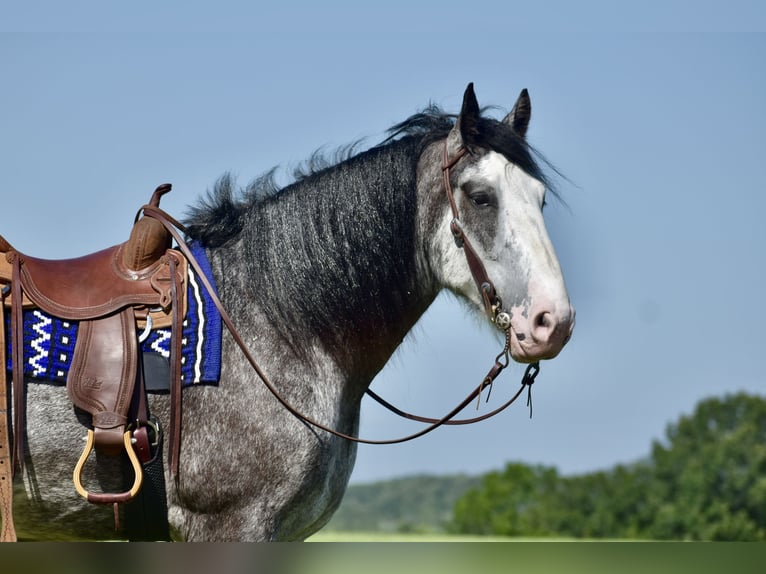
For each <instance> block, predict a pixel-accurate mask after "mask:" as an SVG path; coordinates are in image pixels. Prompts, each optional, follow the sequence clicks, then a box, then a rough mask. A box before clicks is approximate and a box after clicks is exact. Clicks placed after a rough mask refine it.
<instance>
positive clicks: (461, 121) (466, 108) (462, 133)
mask: <svg viewBox="0 0 766 574" xmlns="http://www.w3.org/2000/svg"><path fill="white" fill-rule="evenodd" d="M480 115H481V111H480V110H479V102H478V101H477V100H476V94H475V93H474V91H473V82H471V83H470V84H468V87H467V88H466V89H465V93H464V94H463V107H462V108H461V109H460V115H459V116H458V118H457V121H456V122H455V126H454V127H453V128H452V130H450V133H449V135H448V136H447V152H448V154H449V155H450V156H452V155H454V154H456V153H458V152H459V151H460V149H461V148H462V147H470V146H471V145H472V144H473V142H475V141H476V137H477V136H478V135H479V116H480Z"/></svg>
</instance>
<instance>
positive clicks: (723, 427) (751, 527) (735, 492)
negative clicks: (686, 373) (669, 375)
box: [648, 393, 766, 540]
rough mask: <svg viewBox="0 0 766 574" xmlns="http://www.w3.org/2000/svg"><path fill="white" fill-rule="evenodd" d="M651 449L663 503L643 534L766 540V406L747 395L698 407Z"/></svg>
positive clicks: (668, 430) (671, 427)
mask: <svg viewBox="0 0 766 574" xmlns="http://www.w3.org/2000/svg"><path fill="white" fill-rule="evenodd" d="M666 436H667V442H666V444H662V443H659V442H655V444H654V445H653V449H652V461H653V464H654V471H655V487H656V488H657V492H656V494H657V495H658V497H659V498H660V500H661V503H660V506H659V507H658V509H657V515H656V517H655V520H654V524H653V525H652V526H651V527H650V529H649V532H648V534H649V535H651V536H654V537H657V538H674V539H691V540H764V539H766V499H765V494H766V401H765V400H764V399H762V398H759V397H754V396H749V395H746V394H744V393H739V394H736V395H727V396H726V397H724V398H723V399H716V398H713V399H708V400H705V401H703V402H701V403H700V404H699V405H698V406H697V408H696V409H695V411H694V413H693V414H692V415H690V416H684V417H681V419H680V420H679V421H678V422H677V423H676V424H672V425H670V426H669V427H668V429H667V432H666Z"/></svg>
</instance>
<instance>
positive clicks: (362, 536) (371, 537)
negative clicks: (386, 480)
mask: <svg viewBox="0 0 766 574" xmlns="http://www.w3.org/2000/svg"><path fill="white" fill-rule="evenodd" d="M573 540H574V539H571V538H542V539H541V538H509V537H506V536H463V535H457V534H405V533H399V532H333V531H321V532H317V533H316V534H314V535H313V536H312V537H310V538H309V539H308V540H307V542H533V541H534V542H539V541H555V542H569V541H573Z"/></svg>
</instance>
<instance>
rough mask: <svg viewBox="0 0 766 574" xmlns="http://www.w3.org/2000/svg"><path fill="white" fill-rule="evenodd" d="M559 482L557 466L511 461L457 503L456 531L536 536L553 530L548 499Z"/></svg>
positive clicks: (455, 515) (486, 477)
mask: <svg viewBox="0 0 766 574" xmlns="http://www.w3.org/2000/svg"><path fill="white" fill-rule="evenodd" d="M558 483H559V477H558V473H557V471H556V469H554V468H551V467H544V466H527V465H525V464H521V463H510V464H508V465H507V466H506V467H505V470H504V471H503V472H491V473H489V474H487V475H486V476H485V477H484V479H483V480H482V483H481V485H480V486H479V487H478V488H474V489H471V490H469V491H468V492H467V493H466V494H465V495H463V497H462V498H460V500H458V502H457V503H456V505H455V510H454V517H453V520H452V523H451V524H450V530H451V531H453V532H460V533H467V534H499V535H506V536H521V535H526V536H537V535H543V534H550V533H551V526H552V525H551V523H550V520H549V518H550V516H551V509H550V508H549V507H548V501H549V500H550V496H549V495H552V494H553V492H554V490H555V489H556V488H557V485H558Z"/></svg>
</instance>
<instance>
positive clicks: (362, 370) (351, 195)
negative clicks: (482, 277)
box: [225, 144, 436, 384]
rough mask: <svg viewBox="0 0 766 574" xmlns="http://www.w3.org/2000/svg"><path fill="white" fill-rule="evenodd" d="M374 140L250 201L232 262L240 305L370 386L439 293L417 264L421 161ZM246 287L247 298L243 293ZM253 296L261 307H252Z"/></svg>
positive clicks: (304, 350) (297, 346) (302, 352)
mask: <svg viewBox="0 0 766 574" xmlns="http://www.w3.org/2000/svg"><path fill="white" fill-rule="evenodd" d="M404 147H405V146H404V145H402V144H400V145H398V146H396V145H391V146H388V147H386V148H377V149H374V150H371V151H370V152H366V153H364V154H361V155H360V156H357V157H355V158H352V159H351V160H348V161H346V162H343V163H341V164H339V165H338V166H335V167H333V168H330V169H328V170H325V171H322V172H320V173H318V174H315V175H312V176H310V177H307V178H306V179H304V180H302V181H299V182H298V183H296V184H294V185H292V186H290V187H289V188H286V189H285V190H283V191H282V192H281V193H279V194H278V195H277V196H275V197H273V198H270V199H268V200H262V201H260V202H258V203H257V204H254V205H252V206H251V207H250V208H249V213H248V214H247V217H246V223H245V224H244V227H243V230H242V234H241V239H240V241H239V242H238V243H237V245H236V247H237V248H238V249H240V250H241V253H239V254H236V255H234V254H232V257H231V262H230V263H231V264H235V263H236V261H240V264H241V268H240V269H239V270H236V271H235V270H234V269H229V270H227V271H225V273H226V274H228V275H231V274H232V273H236V274H239V275H240V276H241V279H242V280H241V281H239V282H238V284H239V287H238V288H237V289H236V292H237V294H236V296H235V297H232V299H233V300H234V304H235V305H240V306H241V307H242V312H244V313H247V312H255V311H254V307H255V308H257V309H258V311H257V312H258V313H261V314H263V315H264V316H265V317H266V319H267V324H268V325H269V328H270V329H273V330H275V331H276V333H278V334H279V335H280V336H281V338H282V339H283V340H284V341H286V342H287V344H288V345H289V346H290V347H291V349H292V351H293V353H295V354H296V355H298V356H299V357H301V358H303V359H312V358H313V359H315V357H311V356H310V355H311V354H313V353H316V352H317V351H318V352H322V353H325V354H327V355H329V356H330V357H332V358H333V359H334V361H335V362H336V363H337V365H338V366H339V367H340V369H341V370H343V371H344V372H345V373H346V374H347V375H348V376H349V377H352V378H354V379H355V380H358V381H359V382H360V383H361V384H364V383H366V384H369V382H370V381H371V380H372V378H373V377H374V375H375V374H376V373H377V372H378V371H379V370H380V369H381V368H382V367H383V365H384V364H385V362H386V361H387V360H388V359H389V357H390V356H391V354H392V353H393V352H394V351H395V349H396V347H397V346H398V345H399V343H400V342H401V341H402V339H403V338H404V336H405V335H406V333H407V332H408V331H409V330H410V329H411V328H412V326H413V325H414V324H415V322H416V321H417V320H418V318H419V317H420V316H421V315H422V313H423V312H424V311H425V309H426V308H427V307H428V305H430V303H431V302H432V301H433V299H434V297H435V296H436V290H435V289H434V287H433V282H432V281H431V280H430V279H429V278H428V277H424V276H423V275H424V274H423V272H422V269H421V266H420V265H419V264H418V259H419V257H418V253H420V252H421V251H422V247H421V244H422V241H421V240H420V236H419V233H418V221H417V217H418V205H417V203H418V201H417V193H416V161H415V160H414V159H413V157H412V155H411V154H410V153H408V152H407V150H405V149H402V148H404ZM243 295H245V297H243ZM253 304H255V305H254V307H253Z"/></svg>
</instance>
